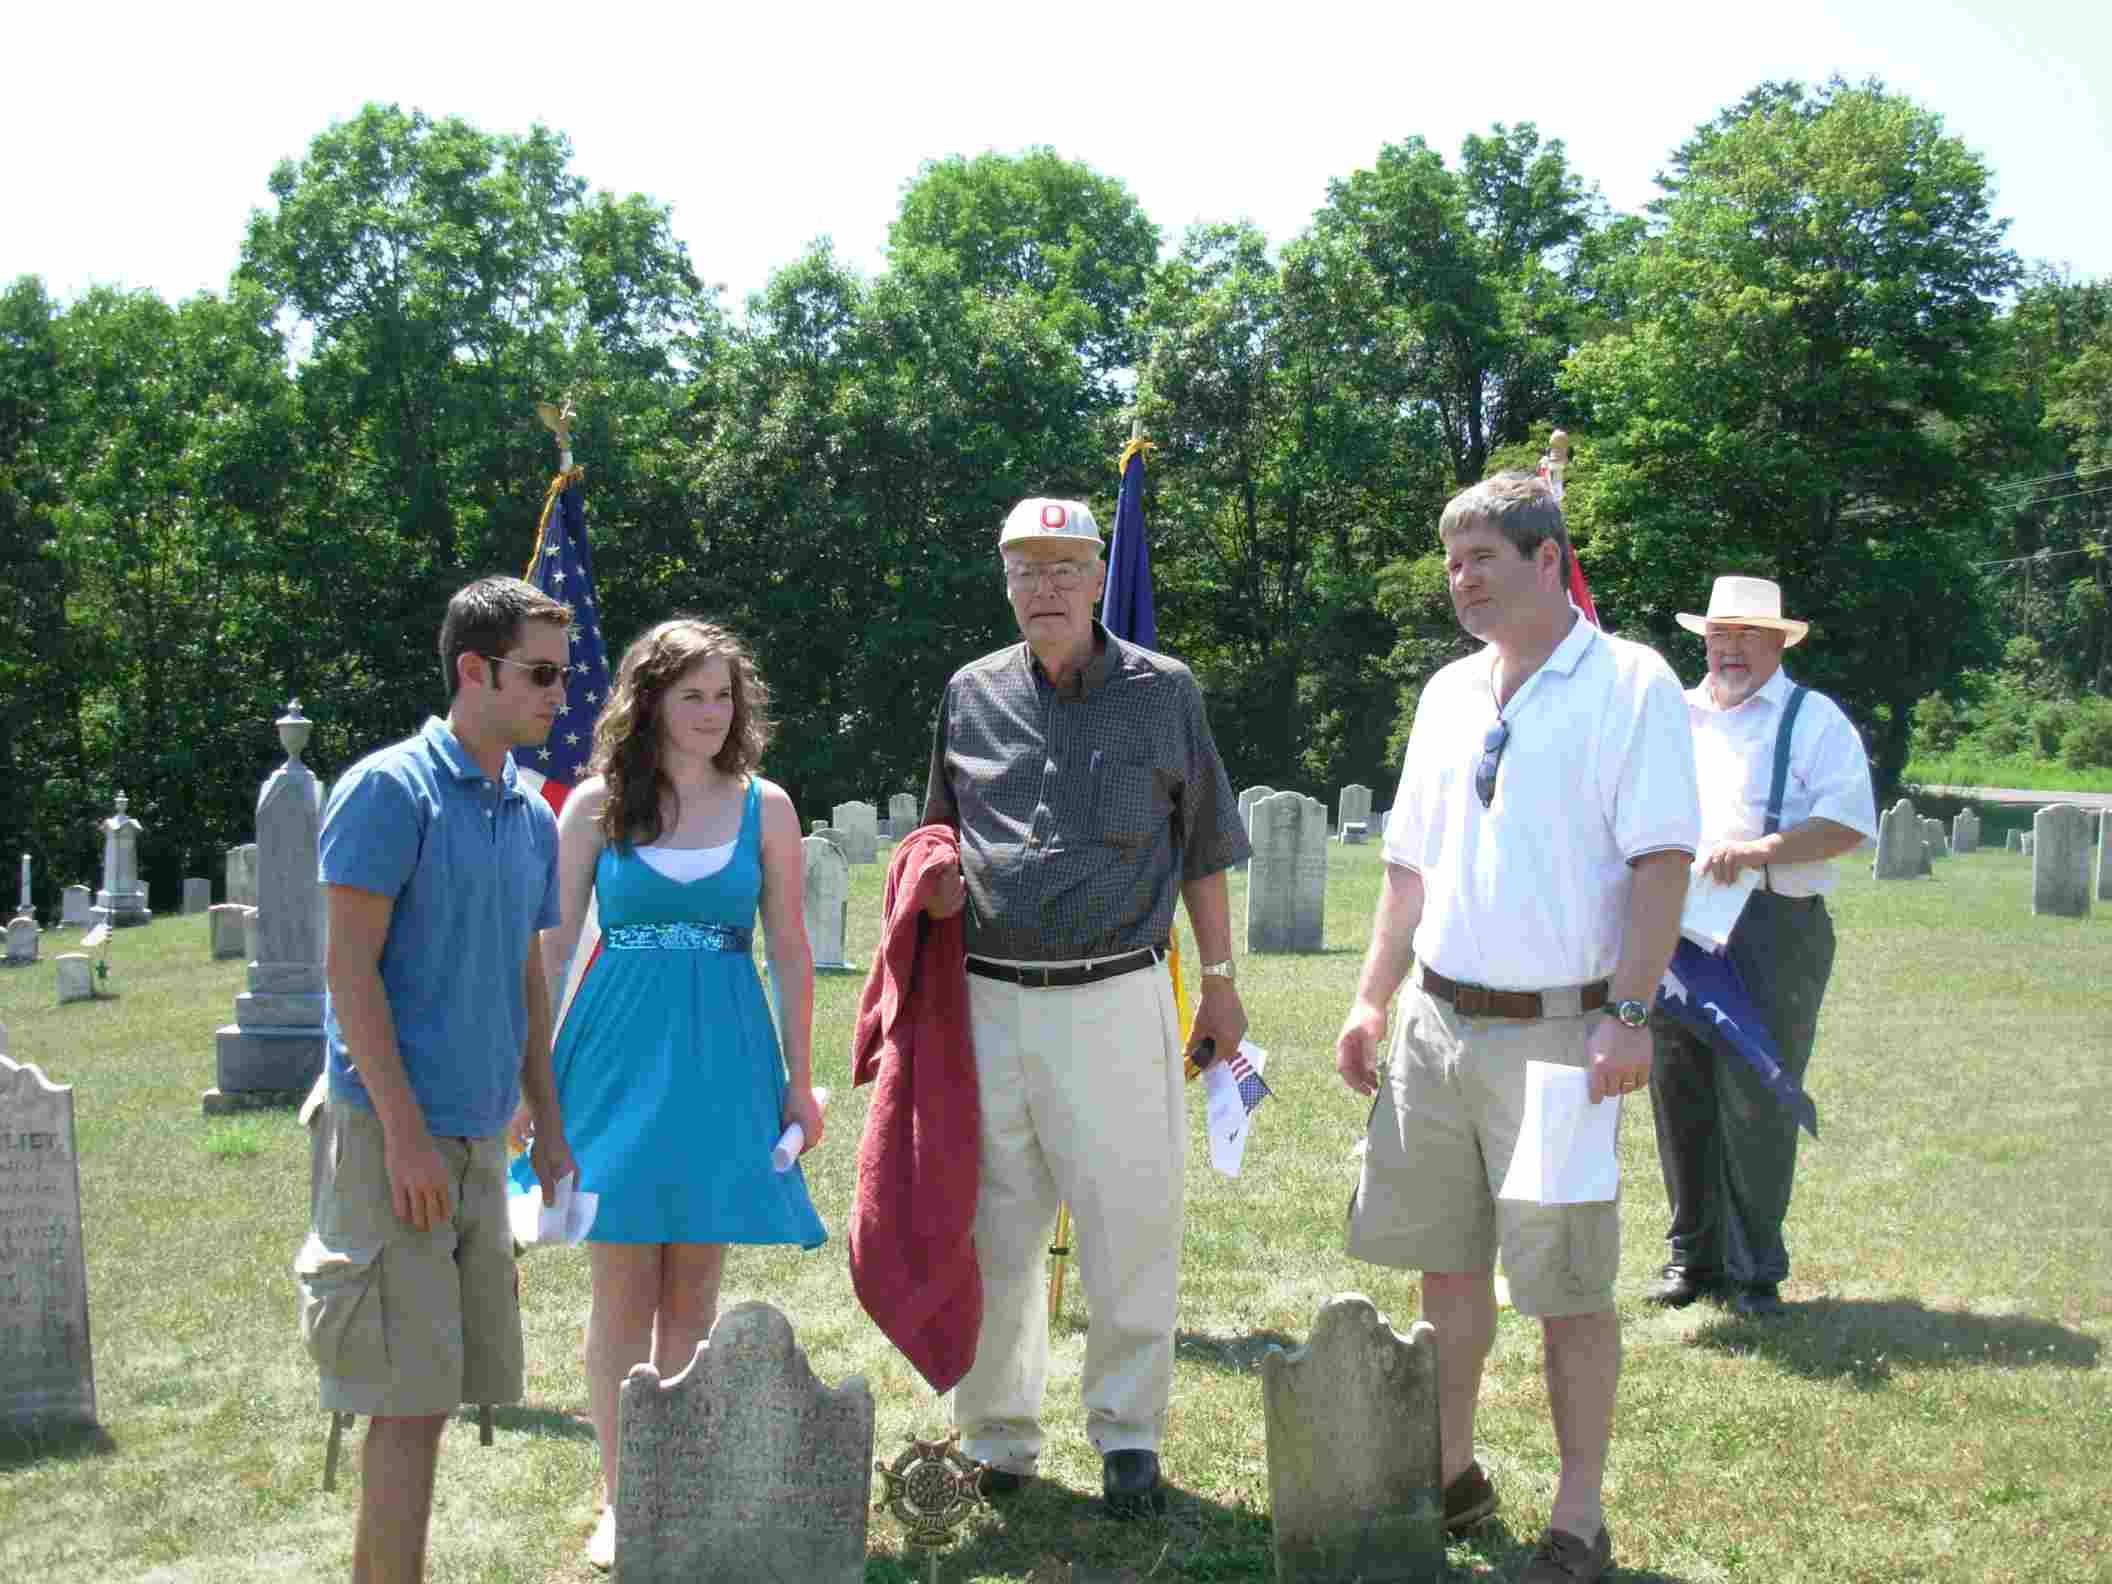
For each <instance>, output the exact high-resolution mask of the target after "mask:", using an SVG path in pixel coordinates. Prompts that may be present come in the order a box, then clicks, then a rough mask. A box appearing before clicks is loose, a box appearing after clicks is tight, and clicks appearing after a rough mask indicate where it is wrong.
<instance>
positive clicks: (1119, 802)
mask: <svg viewBox="0 0 2112 1584" xmlns="http://www.w3.org/2000/svg"><path fill="white" fill-rule="evenodd" d="M1164 782H1165V778H1164V777H1163V776H1161V775H1160V773H1159V772H1158V771H1157V770H1155V769H1153V768H1152V767H1151V766H1150V765H1147V764H1138V763H1134V762H1132V761H1130V760H1126V759H1116V760H1110V761H1108V762H1106V763H1104V764H1103V765H1102V766H1101V768H1100V775H1099V778H1098V780H1097V782H1096V783H1095V785H1094V789H1093V830H1094V833H1095V834H1096V835H1098V836H1099V838H1100V839H1101V840H1102V841H1104V842H1110V843H1112V844H1113V845H1115V846H1117V847H1127V848H1138V847H1143V846H1145V845H1146V844H1148V843H1149V842H1150V841H1151V840H1152V839H1153V837H1155V836H1156V835H1157V834H1158V832H1159V830H1160V829H1161V828H1162V827H1163V826H1164V825H1165V824H1166V821H1167V820H1168V819H1169V818H1170V817H1171V815H1172V813H1173V799H1172V798H1171V797H1170V796H1169V795H1168V793H1167V791H1166V789H1165V784H1164Z"/></svg>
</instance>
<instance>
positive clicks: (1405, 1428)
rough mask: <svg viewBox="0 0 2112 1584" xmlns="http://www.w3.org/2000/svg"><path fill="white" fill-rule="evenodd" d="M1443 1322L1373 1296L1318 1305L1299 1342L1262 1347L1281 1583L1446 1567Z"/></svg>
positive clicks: (1374, 1579) (1336, 1583)
mask: <svg viewBox="0 0 2112 1584" xmlns="http://www.w3.org/2000/svg"><path fill="white" fill-rule="evenodd" d="M1437 1349H1438V1341H1437V1332H1436V1331H1435V1329H1433V1328H1432V1327H1431V1325H1430V1324H1429V1322H1427V1321H1422V1320H1419V1321H1417V1322H1416V1323H1415V1325H1414V1326H1412V1327H1411V1328H1410V1329H1409V1332H1408V1335H1406V1336H1405V1337H1404V1336H1402V1335H1401V1334H1400V1333H1399V1332H1398V1331H1395V1330H1394V1329H1393V1327H1392V1326H1391V1325H1389V1324H1388V1323H1387V1320H1386V1317H1385V1316H1384V1315H1382V1314H1380V1313H1379V1311H1378V1309H1377V1308H1376V1307H1375V1306H1374V1305H1373V1304H1372V1301H1371V1300H1370V1299H1369V1298H1366V1297H1365V1296H1364V1295H1363V1294H1361V1293H1342V1294H1339V1295H1337V1296H1336V1297H1333V1298H1330V1299H1329V1300H1328V1301H1327V1302H1326V1303H1324V1304H1322V1305H1321V1306H1320V1314H1319V1316H1318V1318H1317V1319H1315V1320H1314V1321H1313V1334H1312V1335H1311V1337H1309V1338H1308V1339H1307V1340H1306V1344H1305V1346H1304V1347H1302V1348H1298V1349H1296V1350H1294V1351H1292V1352H1289V1353H1286V1352H1285V1351H1284V1350H1283V1349H1281V1348H1274V1347H1272V1348H1270V1349H1269V1351H1268V1352H1267V1353H1265V1354H1263V1355H1262V1360H1261V1392H1262V1416H1263V1421H1264V1424H1265V1425H1266V1427H1267V1434H1268V1456H1269V1517H1270V1520H1271V1523H1272V1525H1273V1526H1274V1528H1275V1531H1276V1578H1277V1580H1278V1581H1279V1584H1361V1581H1370V1584H1382V1581H1408V1580H1425V1579H1429V1580H1435V1579H1441V1578H1443V1577H1445V1576H1446V1575H1445V1538H1444V1495H1443V1480H1444V1464H1443V1461H1442V1459H1441V1457H1440V1455H1439V1450H1438V1425H1437Z"/></svg>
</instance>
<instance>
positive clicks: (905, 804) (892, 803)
mask: <svg viewBox="0 0 2112 1584" xmlns="http://www.w3.org/2000/svg"><path fill="white" fill-rule="evenodd" d="M923 818H924V806H923V804H921V803H919V802H918V801H917V800H916V799H915V798H913V797H911V796H910V795H909V794H908V793H907V792H897V793H896V794H895V795H894V796H893V797H891V798H889V799H888V800H887V823H888V828H889V829H890V830H891V831H893V833H894V837H895V840H896V841H900V840H901V839H902V838H903V837H905V836H907V835H908V834H909V833H910V832H911V831H913V830H915V829H916V828H917V826H918V825H919V824H920V823H922V821H923Z"/></svg>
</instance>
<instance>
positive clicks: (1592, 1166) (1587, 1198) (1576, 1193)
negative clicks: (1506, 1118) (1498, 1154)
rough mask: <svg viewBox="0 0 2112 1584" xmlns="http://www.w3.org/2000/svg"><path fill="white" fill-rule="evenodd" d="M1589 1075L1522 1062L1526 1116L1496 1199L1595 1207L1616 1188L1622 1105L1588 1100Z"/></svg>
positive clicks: (1547, 1064)
mask: <svg viewBox="0 0 2112 1584" xmlns="http://www.w3.org/2000/svg"><path fill="white" fill-rule="evenodd" d="M1590 1084H1591V1074H1590V1073H1588V1072H1586V1071H1585V1070H1584V1069H1583V1068H1582V1067H1562V1066H1558V1065H1557V1064H1556V1063H1554V1062H1537V1061H1529V1062H1527V1063H1526V1064H1525V1115H1524V1116H1523V1117H1522V1118H1521V1119H1520V1122H1519V1126H1518V1145H1517V1148H1515V1149H1514V1150H1512V1151H1511V1168H1510V1170H1509V1171H1507V1172H1506V1173H1504V1178H1503V1189H1502V1191H1501V1192H1500V1193H1499V1194H1498V1195H1497V1197H1498V1198H1501V1199H1524V1200H1528V1201H1530V1202H1531V1203H1533V1204H1544V1205H1556V1204H1594V1203H1597V1202H1598V1201H1600V1200H1605V1199H1611V1198H1612V1197H1613V1196H1614V1194H1615V1193H1616V1192H1617V1191H1618V1190H1619V1188H1620V1185H1621V1166H1620V1162H1619V1161H1618V1160H1617V1159H1616V1158H1615V1156H1614V1149H1613V1146H1614V1137H1615V1135H1616V1134H1617V1133H1618V1131H1619V1129H1620V1120H1621V1103H1620V1101H1618V1100H1601V1101H1600V1102H1599V1103H1598V1104H1597V1105H1593V1104H1592V1103H1591V1100H1590V1098H1589V1095H1590Z"/></svg>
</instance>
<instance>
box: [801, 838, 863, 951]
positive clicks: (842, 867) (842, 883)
mask: <svg viewBox="0 0 2112 1584" xmlns="http://www.w3.org/2000/svg"><path fill="white" fill-rule="evenodd" d="M835 834H836V833H835V832H834V831H831V832H829V834H828V835H827V836H809V837H806V838H805V839H803V840H802V841H801V842H800V844H799V855H800V859H801V862H802V863H803V864H804V866H805V869H806V888H805V893H804V896H803V902H804V911H805V913H806V920H807V946H808V948H809V949H810V950H811V951H812V952H813V954H814V971H815V972H816V973H849V972H850V971H851V965H850V963H849V962H847V961H845V959H844V954H843V950H844V948H843V943H844V935H845V931H846V930H847V929H848V927H849V925H850V914H851V865H850V860H849V859H848V858H846V857H845V856H844V853H843V849H842V847H840V846H838V845H837V843H836V842H834V841H832V840H831V839H830V837H833V836H834V835H835Z"/></svg>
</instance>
